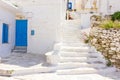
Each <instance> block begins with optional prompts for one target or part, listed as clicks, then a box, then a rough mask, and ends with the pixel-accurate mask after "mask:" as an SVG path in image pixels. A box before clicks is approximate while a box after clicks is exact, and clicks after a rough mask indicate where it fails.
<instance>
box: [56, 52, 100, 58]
mask: <svg viewBox="0 0 120 80" xmlns="http://www.w3.org/2000/svg"><path fill="white" fill-rule="evenodd" d="M58 54H60V56H62V57H102V56H101V54H99V53H89V52H63V51H60V52H59V53H58Z"/></svg>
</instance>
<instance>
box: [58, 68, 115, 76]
mask: <svg viewBox="0 0 120 80" xmlns="http://www.w3.org/2000/svg"><path fill="white" fill-rule="evenodd" d="M113 72H115V69H114V68H108V69H102V70H96V69H89V68H88V69H84V68H83V69H82V68H81V69H75V70H72V69H71V70H58V71H57V74H59V75H80V74H96V73H97V74H103V73H104V74H107V73H113Z"/></svg>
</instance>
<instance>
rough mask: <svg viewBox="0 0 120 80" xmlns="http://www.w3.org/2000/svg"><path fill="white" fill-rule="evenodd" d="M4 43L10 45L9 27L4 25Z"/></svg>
mask: <svg viewBox="0 0 120 80" xmlns="http://www.w3.org/2000/svg"><path fill="white" fill-rule="evenodd" d="M2 43H8V25H7V24H5V23H3V33H2Z"/></svg>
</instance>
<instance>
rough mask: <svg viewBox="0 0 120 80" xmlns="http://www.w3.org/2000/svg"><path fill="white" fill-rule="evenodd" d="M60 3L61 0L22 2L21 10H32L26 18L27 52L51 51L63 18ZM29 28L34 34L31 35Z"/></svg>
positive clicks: (41, 52)
mask: <svg viewBox="0 0 120 80" xmlns="http://www.w3.org/2000/svg"><path fill="white" fill-rule="evenodd" d="M63 1H64V0H63ZM62 5H64V4H62V1H61V0H39V1H38V2H37V3H30V4H29V3H26V4H25V3H24V8H23V11H24V12H25V13H27V12H28V13H29V12H32V15H31V16H32V18H28V20H29V25H28V53H37V54H44V53H46V52H48V51H51V50H52V49H53V46H54V43H56V42H58V41H59V40H58V38H59V33H58V32H60V31H59V29H60V27H61V21H62V20H64V19H65V14H64V10H63V9H62ZM25 15H26V16H27V14H25ZM62 16H64V17H62ZM31 30H35V35H34V36H31Z"/></svg>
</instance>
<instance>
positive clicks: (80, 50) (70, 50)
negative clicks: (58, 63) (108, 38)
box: [61, 49, 89, 52]
mask: <svg viewBox="0 0 120 80" xmlns="http://www.w3.org/2000/svg"><path fill="white" fill-rule="evenodd" d="M61 51H68V52H89V49H61Z"/></svg>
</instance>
